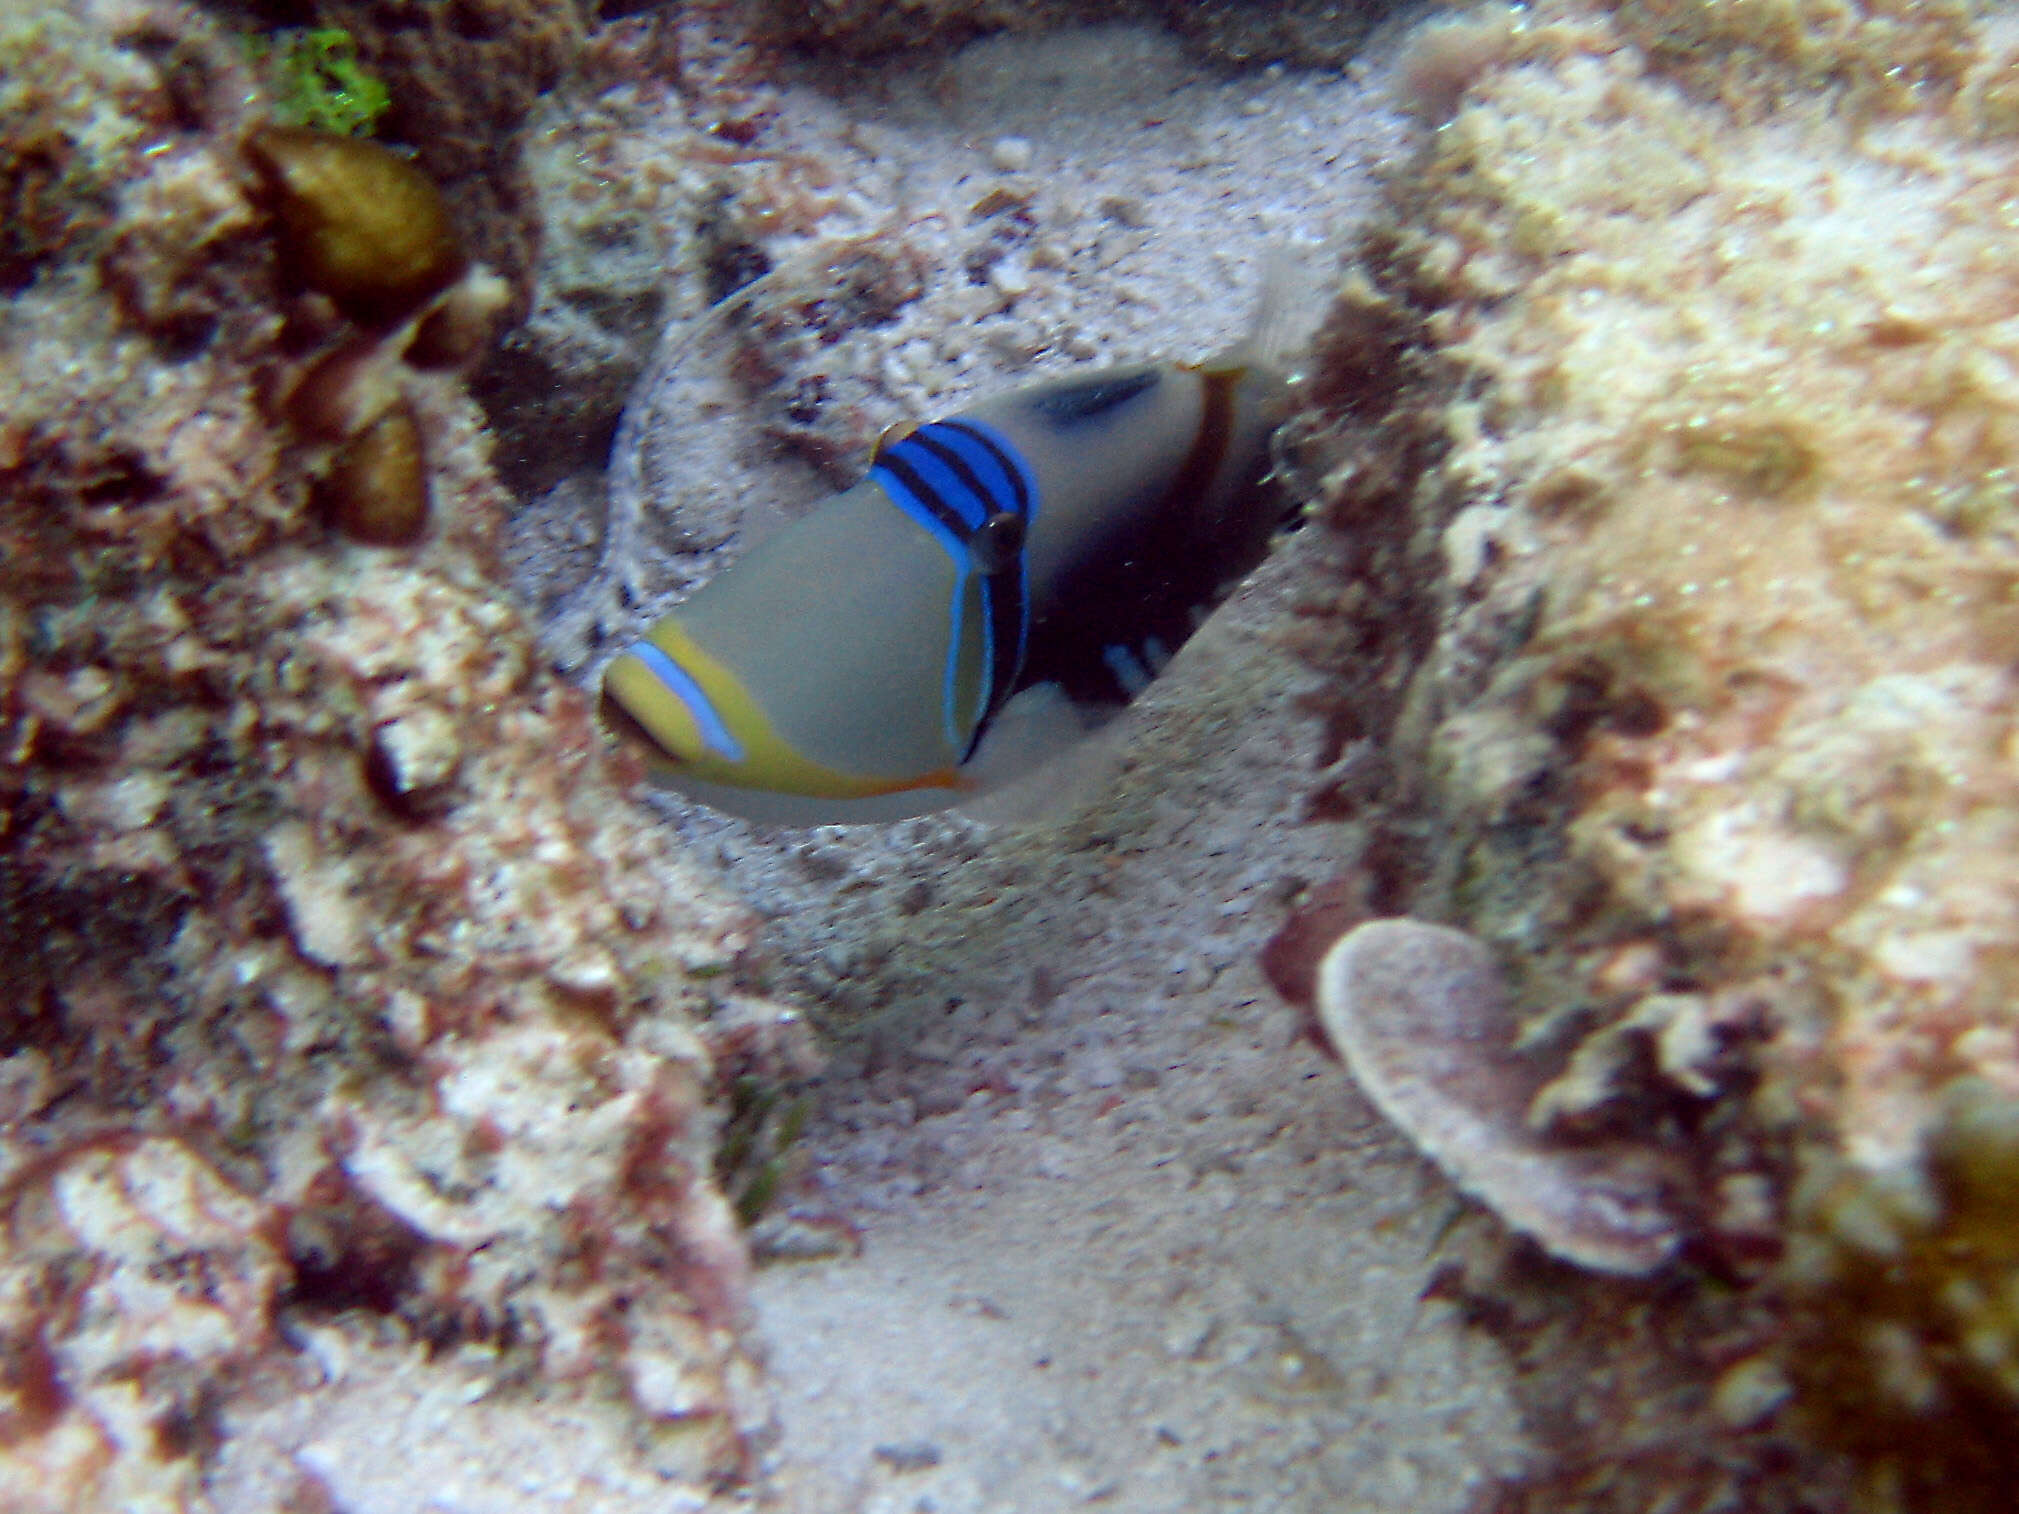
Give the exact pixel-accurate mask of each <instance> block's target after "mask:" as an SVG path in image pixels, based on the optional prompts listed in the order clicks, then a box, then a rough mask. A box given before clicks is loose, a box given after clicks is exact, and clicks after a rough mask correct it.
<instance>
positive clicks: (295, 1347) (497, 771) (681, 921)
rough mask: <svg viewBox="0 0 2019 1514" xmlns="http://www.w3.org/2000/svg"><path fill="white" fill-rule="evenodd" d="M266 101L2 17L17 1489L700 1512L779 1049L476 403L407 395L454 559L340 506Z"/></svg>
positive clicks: (745, 1427) (0, 1211)
mask: <svg viewBox="0 0 2019 1514" xmlns="http://www.w3.org/2000/svg"><path fill="white" fill-rule="evenodd" d="M263 103H264V102H263V100H262V97H261V96H260V93H259V86H258V84H257V81H255V80H254V79H253V78H252V77H251V75H250V73H249V71H248V69H247V67H246V64H245V59H244V56H243V54H242V52H241V50H240V48H239V46H238V44H237V43H236V41H235V40H234V39H233V38H232V37H231V36H230V35H228V34H227V33H225V32H224V31H222V30H220V29H219V28H218V26H217V25H215V24H214V23H212V22H211V21H209V20H208V19H206V18H205V17H204V15H202V14H201V13H199V12H196V11H193V10H189V9H185V8H181V7H176V6H157V5H129V4H124V3H120V0H110V3H97V0H80V3H79V4H77V5H75V6H66V7H46V6H14V5H10V6H7V7H5V8H4V9H0V165H4V170H5V171H4V173H0V185H4V186H5V189H6V191H7V193H8V194H9V195H11V196H13V197H14V200H15V203H16V205H18V206H26V207H27V208H28V209H29V210H31V211H32V213H33V214H34V216H35V217H37V218H38V219H37V221H36V232H35V237H34V240H33V243H32V245H26V244H15V245H14V246H13V252H14V254H18V257H17V260H16V262H15V263H13V264H12V265H11V266H10V274H9V277H10V284H11V286H12V287H11V291H10V297H9V299H8V300H7V302H6V304H5V305H4V306H0V368H4V370H5V372H6V373H7V375H8V379H7V384H8V395H7V399H6V403H5V409H4V413H0V743H4V750H5V753H6V762H5V764H4V766H0V951H4V956H5V962H6V971H5V974H4V978H5V987H4V997H0V1034H4V1042H0V1506H4V1507H6V1508H8V1509H10V1510H11V1509H20V1510H24V1511H25V1510H42V1509H47V1510H62V1511H68V1514H78V1511H87V1510H95V1509H122V1510H147V1511H155V1510H162V1511H169V1510H175V1511H210V1510H227V1509H238V1510H271V1509H276V1508H349V1509H363V1508H417V1507H421V1506H422V1503H423V1501H424V1500H426V1499H428V1498H432V1497H434V1496H435V1495H436V1494H437V1493H439V1494H441V1495H442V1496H444V1497H449V1496H450V1490H453V1489H455V1488H458V1487H462V1488H465V1489H466V1490H467V1494H468V1496H467V1497H466V1498H464V1499H463V1501H461V1502H460V1503H458V1504H457V1506H458V1507H466V1508H478V1507H523V1506H525V1505H526V1504H527V1503H528V1502H539V1503H540V1504H541V1506H544V1507H574V1508H582V1509H592V1508H593V1509H598V1510H604V1509H621V1508H640V1509H643V1508H648V1507H649V1508H654V1509H664V1508H667V1507H669V1506H675V1505H677V1506H684V1507H695V1508H698V1507H702V1506H704V1505H706V1504H707V1503H708V1502H709V1500H710V1499H711V1498H712V1496H713V1490H714V1489H715V1488H716V1487H717V1486H718V1485H719V1484H720V1483H721V1482H722V1481H723V1480H724V1479H733V1478H735V1477H737V1476H739V1475H741V1474H743V1473H745V1472H747V1471H748V1470H749V1469H750V1468H751V1467H752V1466H753V1465H754V1462H755V1458H756V1455H757V1453H758V1452H759V1451H760V1450H761V1447H762V1444H763V1436H764V1430H765V1424H766V1420H767V1416H768V1412H769V1411H768V1408H767V1405H766V1401H765V1399H764V1396H763V1393H762V1390H761V1387H760V1385H759V1382H758V1379H757V1373H756V1367H755V1364H754V1362H753V1360H752V1358H751V1356H750V1355H749V1352H748V1348H747V1346H746V1343H745V1340H744V1337H743V1334H742V1330H743V1327H744V1325H745V1315H744V1303H743V1300H744V1292H745V1285H746V1265H745V1253H744V1248H743V1243H742V1240H741V1237H740V1236H739V1234H738V1232H737V1227H736V1224H735V1221H734V1217H733V1215H732V1213H731V1211H730V1208H729V1206H728V1204H727V1203H726V1201H725V1200H724V1199H723V1197H722V1195H721V1194H720V1193H719V1192H718V1190H717V1189H716V1187H715V1184H714V1181H713V1176H712V1173H713V1159H714V1137H715V1130H716V1116H715V1113H714V1110H713V1107H712V1104H711V1100H712V1097H713V1093H714V1090H715V1079H716V1071H717V1067H718V1065H724V1066H726V1065H731V1064H745V1065H752V1066H757V1065H764V1064H765V1063H766V1059H767V1053H766V1052H765V1050H764V1046H765V1045H766V1044H775V1045H777V1046H778V1047H779V1054H780V1055H783V1056H786V1058H787V1060H788V1061H789V1060H790V1055H791V1053H790V1049H789V1047H788V1046H787V1045H786V1040H789V1035H790V1027H789V1023H787V1022H785V1021H783V1020H782V1019H781V1018H780V1014H779V1012H777V1011H776V1010H775V1009H770V1008H767V1007H766V1006H765V1005H763V1004H762V1003H761V1002H760V1001H756V1000H752V999H749V998H748V997H747V996H740V995H738V994H737V992H736V989H735V983H736V975H735V972H734V963H735V959H736V957H737V955H738V953H739V952H741V951H742V950H743V949H744V948H745V947H746V946H747V945H748V943H749V941H750V933H749V923H750V922H749V915H748V911H747V910H745V909H743V908H741V907H740V906H737V905H735V904H734V903H733V902H731V901H730V900H728V899H727V897H726V896H724V895H723V894H722V893H720V892H719V891H718V890H717V889H716V888H715V887H714V886H713V885H711V884H710V882H709V881H708V879H707V878H706V877H705V876H704V875H703V874H702V873H701V872H700V871H699V870H697V869H695V868H694V867H693V866H692V865H691V864H689V863H688V862H687V861H686V860H685V859H684V858H683V856H682V855H681V853H680V851H679V848H678V846H677V843H675V842H674V841H672V840H671V839H670V838H669V837H667V835H666V834H665V833H664V832H663V831H662V830H659V829H657V828H655V827H654V826H653V825H652V824H651V823H650V821H649V818H648V817H647V815H646V814H645V812H643V811H641V810H640V809H638V808H637V807H636V806H635V805H634V804H633V803H632V802H631V801H629V800H628V799H627V798H626V797H625V789H626V784H627V782H628V781H629V780H630V778H631V777H632V776H633V774H632V772H631V770H630V769H629V768H628V767H627V766H626V765H625V764H624V763H623V762H621V761H613V760H612V759H611V757H610V756H609V755H608V754H607V753H606V750H605V746H604V743H603V741H602V738H601V736H600V734H599V732H598V731H597V729H596V727H595V725H594V723H593V721H592V720H591V718H590V712H589V708H588V705H587V702H586V701H585V700H584V699H583V698H582V696H581V695H580V694H579V693H578V692H577V691H576V690H574V689H572V688H570V687H568V686H566V685H564V684H562V683H561V682H559V681H558V680H557V679H555V678H554V677H552V676H551V675H550V674H549V673H548V672H547V671H546V669H545V666H544V664H543V662H542V660H541V658H540V657H539V656H538V653H537V649H536V646H535V643H534V641H533V638H532V634H531V631H530V628H529V626H528V623H527V622H526V620H525V619H524V617H523V616H522V615H521V614H520V612H519V611H518V610H517V609H516V608H515V607H514V605H513V604H512V603H511V601H510V600H509V598H508V597H507V595H506V594H505V592H504V590H503V588H502V586H501V576H502V575H501V573H500V571H499V567H498V555H497V551H496V536H497V532H498V526H499V521H500V519H501V517H502V515H503V513H504V509H505V505H506V497H505V495H504V493H503V491H502V490H501V488H500V487H499V485H498V484H497V482H496V479H495V477H494V475H493V474H492V472H491V470H490V468H489V465H488V463H487V461H486V459H485V447H484V443H483V439H482V436H481V432H480V427H479V420H478V414H477V411H476V409H475V406H474V405H473V404H472V403H471V402H470V400H469V399H468V398H467V397H466V396H465V395H464V394H463V393H462V390H461V386H460V382H459V380H457V379H456V378H455V377H453V376H452V375H448V374H443V373H423V372H420V371H418V370H417V369H416V370H412V371H402V372H401V373H400V375H399V376H398V377H397V378H396V379H395V380H393V381H395V382H397V383H398V384H399V386H400V387H401V389H402V392H403V394H404V399H403V402H402V403H403V404H404V405H405V406H407V407H408V408H409V409H410V410H411V412H412V414H413V416H414V418H415V421H416V425H417V428H418V433H419V437H420V442H421V449H422V456H423V457H424V459H425V464H426V484H427V490H428V492H429V493H430V494H431V496H432V500H431V509H430V511H429V513H428V518H429V521H430V524H428V525H427V527H426V533H425V535H424V537H423V538H422V540H420V542H419V543H418V544H416V545H414V546H413V547H411V548H408V549H403V550H390V549H384V548H375V547H366V546H361V545H357V544H354V543H352V542H351V541H348V540H347V539H346V538H345V537H344V535H343V534H342V533H341V532H340V531H339V530H337V529H335V528H333V527H331V526H329V525H326V524H325V522H324V521H323V519H322V513H321V512H320V511H319V510H318V509H317V508H316V507H315V504H314V501H315V500H316V498H317V487H318V480H320V479H324V478H326V477H327V475H328V470H329V469H330V467H331V463H332V451H333V449H332V446H331V445H330V444H328V443H326V442H322V441H318V440H315V439H314V438H313V437H311V436H308V435H305V434H303V433H302V432H301V430H299V429H298V428H297V426H296V425H295V424H294V423H292V422H291V421H290V420H289V419H288V418H287V415H288V411H289V404H288V396H289V395H290V393H291V392H293V391H294V389H295V386H296V385H297V383H298V382H299V381H300V380H301V379H302V376H303V375H304V373H306V372H308V371H309V370H310V368H311V367H312V365H314V364H316V363H317V362H318V360H319V359H320V358H321V357H322V356H323V355H324V354H325V353H327V352H328V351H330V350H332V349H333V348H335V347H337V346H339V345H340V344H343V343H346V342H352V341H359V340H362V341H364V342H365V343H366V348H367V349H368V348H369V347H370V343H371V342H372V341H373V340H376V338H374V337H372V336H371V335H370V334H365V335H364V336H362V337H360V335H359V334H358V333H355V332H352V331H350V330H348V329H347V328H346V326H345V324H344V323H343V322H342V321H341V320H340V319H338V317H337V316H336V314H335V312H334V310H333V309H332V308H331V307H330V306H329V305H328V303H327V302H326V301H323V300H322V298H321V296H319V295H316V294H314V293H296V292H290V291H288V290H287V289H286V288H284V280H283V279H282V278H281V277H280V274H279V260H278V258H277V255H276V251H275V245H274V232H275V218H274V216H273V214H272V208H271V204H270V202H269V200H268V199H267V198H266V197H265V195H264V194H263V192H262V188H261V181H260V178H259V175H258V174H257V173H256V172H255V169H254V166H253V164H252V162H251V161H250V160H249V159H248V157H247V156H246V155H245V153H244V152H243V143H244V140H245V138H246V135H247V133H248V131H249V130H250V129H251V128H252V127H253V125H254V124H255V123H256V122H257V121H258V120H259V119H260V118H261V114H262V109H263ZM10 215H11V207H10ZM781 1037H782V1038H786V1040H780V1039H778V1038H781ZM504 1435H509V1436H511V1437H512V1438H513V1439H514V1441H515V1443H516V1444H518V1445H519V1446H520V1447H522V1449H523V1456H522V1464H521V1466H520V1467H519V1468H518V1469H517V1470H515V1471H514V1472H513V1473H512V1474H511V1475H510V1476H509V1477H503V1478H501V1477H500V1475H499V1473H498V1472H497V1469H496V1467H495V1465H488V1464H484V1463H487V1462H488V1458H489V1457H490V1456H494V1455H495V1451H494V1450H492V1451H485V1452H481V1453H480V1450H479V1448H480V1447H483V1446H484V1444H485V1442H486V1441H487V1440H488V1439H490V1438H491V1437H494V1436H504ZM391 1447H398V1448H400V1451H401V1452H402V1457H401V1460H400V1463H399V1465H400V1470H401V1475H402V1478H403V1481H402V1483H401V1484H400V1486H398V1487H394V1486H392V1484H391V1482H390V1481H389V1480H388V1476H387V1473H388V1462H387V1460H386V1456H387V1451H388V1448H391ZM501 1488H502V1489H503V1492H502V1493H500V1492H499V1491H498V1490H499V1489H501ZM480 1495H481V1496H480ZM507 1495H508V1496H507ZM536 1495H537V1496H536ZM499 1498H503V1499H504V1501H503V1502H499V1501H498V1499H499ZM486 1500H489V1501H486Z"/></svg>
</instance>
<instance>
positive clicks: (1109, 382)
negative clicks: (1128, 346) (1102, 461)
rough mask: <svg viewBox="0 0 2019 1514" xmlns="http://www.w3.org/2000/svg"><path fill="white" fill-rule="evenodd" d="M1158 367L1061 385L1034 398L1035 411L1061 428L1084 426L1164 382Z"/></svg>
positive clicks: (1103, 375) (1032, 409) (1033, 406)
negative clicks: (1084, 423) (1086, 422)
mask: <svg viewBox="0 0 2019 1514" xmlns="http://www.w3.org/2000/svg"><path fill="white" fill-rule="evenodd" d="M1163 377H1164V376H1163V373H1162V372H1161V371H1160V370H1159V369H1156V368H1143V369H1139V370H1138V371H1136V372H1134V373H1104V374H1101V375H1100V376H1099V377H1097V378H1090V379H1085V380H1082V381H1081V382H1079V383H1065V384H1060V385H1059V386H1058V387H1057V388H1055V389H1048V390H1046V391H1045V392H1044V393H1042V394H1039V395H1036V396H1034V397H1033V398H1032V399H1031V402H1030V407H1031V411H1032V413H1034V414H1036V415H1039V416H1042V417H1043V418H1044V419H1045V420H1048V421H1050V422H1051V423H1052V424H1053V425H1054V426H1056V427H1058V428H1059V429H1060V430H1065V429H1067V428H1069V427H1072V426H1077V425H1080V424H1081V423H1083V422H1085V421H1090V420H1093V419H1095V418H1096V417H1097V416H1102V415H1106V414H1107V413H1108V412H1109V411H1110V410H1115V409H1118V408H1120V407H1121V406H1123V405H1126V404H1127V403H1128V402H1129V401H1130V400H1132V399H1135V398H1137V397H1138V396H1140V395H1144V394H1148V393H1149V392H1150V391H1151V390H1152V389H1154V388H1156V387H1157V385H1158V384H1160V383H1161V382H1163Z"/></svg>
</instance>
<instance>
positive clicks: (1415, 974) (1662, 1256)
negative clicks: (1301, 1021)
mask: <svg viewBox="0 0 2019 1514" xmlns="http://www.w3.org/2000/svg"><path fill="white" fill-rule="evenodd" d="M1318 1014H1319V1019H1320V1021H1321V1023H1322V1024H1323V1025H1324V1028H1325V1033H1326V1035H1327V1036H1329V1037H1330V1038H1331V1041H1332V1045H1333V1046H1334V1048H1336V1049H1337V1051H1338V1052H1339V1055H1340V1056H1341V1057H1342V1058H1343V1059H1344V1060H1345V1062H1346V1065H1347V1066H1348V1067H1349V1068H1350V1069H1352V1072H1353V1076H1354V1079H1355V1080H1356V1081H1357V1082H1358V1083H1359V1085H1360V1087H1361V1089H1362V1091H1364V1092H1365V1093H1366V1095H1367V1097H1368V1098H1369V1099H1371V1100H1372V1101H1373V1102H1374V1104H1375V1106H1376V1107H1377V1108H1378V1109H1380V1111H1381V1112H1382V1113H1383V1114H1384V1115H1386V1116H1387V1117H1388V1118H1389V1119H1390V1120H1391V1121H1393V1122H1394V1124H1395V1125H1396V1126H1397V1127H1398V1128H1400V1129H1401V1131H1402V1132H1403V1134H1405V1135H1406V1136H1408V1137H1409V1139H1410V1141H1411V1143H1412V1144H1414V1145H1415V1146H1416V1147H1417V1149H1418V1150H1420V1151H1422V1152H1423V1153H1424V1154H1425V1155H1426V1156H1428V1157H1429V1158H1430V1159H1431V1160H1432V1161H1434V1162H1435V1163H1436V1164H1437V1165H1438V1166H1439V1167H1440V1168H1442V1169H1443V1171H1444V1173H1445V1175H1446V1176H1448V1177H1449V1178H1450V1179H1451V1181H1452V1182H1453V1183H1455V1184H1456V1185H1457V1186H1458V1188H1459V1189H1460V1190H1461V1191H1462V1192H1464V1193H1465V1194H1466V1195H1467V1196H1469V1197H1471V1198H1473V1199H1476V1200H1478V1201H1479V1202H1480V1203H1481V1204H1484V1205H1485V1206H1486V1207H1487V1208H1488V1209H1490V1210H1492V1211H1493V1212H1494V1213H1495V1214H1496V1215H1498V1216H1499V1217H1500V1218H1501V1219H1502V1220H1503V1221H1505V1222H1506V1224H1507V1225H1508V1226H1509V1227H1510V1228H1511V1229H1514V1230H1516V1231H1519V1232H1520V1233H1521V1234H1523V1235H1526V1236H1528V1237H1530V1238H1531V1239H1533V1240H1534V1241H1536V1242H1537V1243H1538V1244H1539V1245H1540V1246H1541V1247H1542V1248H1543V1249H1544V1250H1545V1251H1547V1252H1549V1253H1550V1254H1551V1255H1552V1256H1556V1257H1559V1258H1561V1259H1562V1260H1564V1261H1567V1262H1571V1263H1574V1264H1576V1265H1577V1266H1580V1267H1585V1268H1588V1269H1590V1270H1591V1271H1594V1272H1606V1273H1613V1274H1617V1275H1620V1276H1626V1277H1639V1276H1644V1275H1646V1274H1648V1273H1651V1272H1653V1271H1655V1270H1656V1269H1657V1268H1659V1267H1661V1266H1662V1265H1663V1264H1664V1263H1666V1262H1667V1261H1669V1260H1670V1259H1671V1258H1672V1257H1673V1256H1674V1255H1675V1254H1676V1251H1677V1249H1678V1248H1679V1247H1680V1246H1681V1244H1682V1234H1681V1231H1680V1229H1679V1227H1678V1225H1677V1222H1676V1219H1675V1217H1674V1216H1673V1214H1671V1213H1670V1211H1669V1209H1668V1208H1667V1207H1666V1204H1665V1202H1664V1191H1665V1188H1666V1186H1667V1185H1666V1182H1665V1174H1664V1173H1663V1172H1662V1170H1661V1168H1660V1166H1659V1164H1658V1162H1657V1161H1656V1160H1655V1159H1654V1154H1653V1153H1652V1152H1651V1151H1648V1150H1644V1149H1642V1148H1639V1147H1634V1146H1627V1145H1622V1144H1618V1143H1597V1144H1591V1145H1584V1144H1572V1143H1570V1142H1567V1141H1562V1140H1556V1139H1551V1138H1548V1137H1545V1136H1542V1135H1539V1134H1537V1133H1536V1132H1535V1131H1533V1130H1531V1129H1530V1128H1529V1122H1528V1106H1529V1102H1530V1100H1531V1098H1532V1097H1533V1096H1534V1093H1535V1091H1536V1089H1535V1081H1536V1080H1535V1078H1534V1077H1533V1076H1532V1074H1531V1073H1530V1072H1529V1070H1528V1069H1527V1068H1526V1067H1525V1066H1524V1065H1523V1064H1522V1062H1521V1061H1520V1059H1519V1058H1517V1056H1516V1055H1515V1052H1514V1043H1515V1036H1516V1031H1517V1025H1516V1021H1515V1016H1514V1014H1513V1010H1512V1007H1511V1002H1510V999H1509V996H1508V993H1507V990H1506V986H1505V984H1504V983H1503V982H1502V980H1501V976H1500V971H1499V968H1498V966H1497V965H1496V964H1495V962H1494V960H1493V956H1492V953H1490V952H1489V951H1488V950H1487V949H1486V947H1485V946H1484V945H1482V944H1481V943H1480V942H1479V941H1477V940H1475V939H1474V938H1473V937H1471V936H1469V935H1467V934H1466V933H1465V932H1463V931H1459V930H1453V929H1451V928H1450V927H1449V926H1443V925H1430V924H1427V923H1425V922H1423V921H1420V920H1408V919H1389V920H1370V921H1368V922H1367V923H1366V924H1364V925H1361V926H1358V927H1356V928H1355V929H1353V930H1352V931H1350V932H1348V933H1347V934H1346V935H1345V936H1344V937H1342V938H1341V940H1340V941H1339V944H1338V945H1336V946H1334V947H1333V948H1332V950H1331V951H1329V952H1328V953H1326V956H1325V960H1324V962H1323V963H1322V964H1321V965H1320V967H1319V969H1318Z"/></svg>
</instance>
